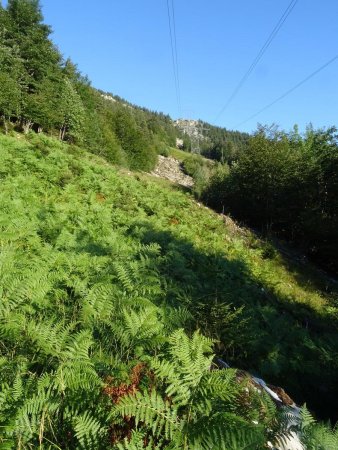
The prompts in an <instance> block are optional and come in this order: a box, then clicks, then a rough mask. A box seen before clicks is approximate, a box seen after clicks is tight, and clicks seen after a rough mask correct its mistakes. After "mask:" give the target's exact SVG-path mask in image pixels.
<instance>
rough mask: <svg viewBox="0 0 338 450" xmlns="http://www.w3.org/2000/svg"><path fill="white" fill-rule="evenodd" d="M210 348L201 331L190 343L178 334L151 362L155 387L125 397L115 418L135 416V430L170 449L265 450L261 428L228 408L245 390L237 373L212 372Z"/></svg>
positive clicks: (209, 341)
mask: <svg viewBox="0 0 338 450" xmlns="http://www.w3.org/2000/svg"><path fill="white" fill-rule="evenodd" d="M211 347H212V341H211V340H209V339H206V338H204V337H203V336H201V335H200V334H199V333H197V332H196V333H194V335H193V336H192V338H191V339H189V338H188V337H187V335H186V334H185V333H184V332H183V331H182V330H177V331H176V332H174V333H173V335H172V336H170V338H169V347H168V349H167V351H166V352H165V353H164V354H163V356H162V357H161V358H155V359H154V360H152V362H151V366H152V368H153V370H154V373H155V375H156V379H157V380H158V381H157V386H156V388H153V389H152V390H151V392H150V393H148V392H147V391H144V392H142V393H141V392H137V393H136V394H132V395H129V396H127V397H125V398H123V399H122V400H121V401H120V402H119V403H118V405H117V406H116V407H115V414H118V415H120V416H122V417H125V416H128V417H134V419H135V424H136V427H137V428H140V429H141V430H144V431H145V432H146V433H147V436H150V437H151V439H152V440H153V439H154V440H155V439H160V440H162V441H163V440H165V441H166V442H167V443H168V445H169V448H175V449H181V448H182V449H210V448H218V449H229V448H231V449H241V448H246V447H249V446H250V448H252V449H254V448H257V449H258V448H262V446H263V445H264V440H265V439H264V433H263V430H262V428H261V427H258V426H255V425H252V424H251V423H250V422H246V421H245V420H243V419H240V418H239V417H238V416H236V414H235V413H234V412H233V408H231V406H230V405H233V404H234V403H235V402H236V397H237V398H238V397H239V394H240V391H241V388H240V387H239V385H236V382H235V372H234V371H232V370H228V371H210V366H211V364H212V358H213V356H212V355H210V353H211ZM161 391H162V394H161V393H160V392H161ZM227 410H228V411H227ZM125 448H133V447H132V446H129V445H128V444H127V443H126V446H125Z"/></svg>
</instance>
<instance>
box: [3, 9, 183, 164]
mask: <svg viewBox="0 0 338 450" xmlns="http://www.w3.org/2000/svg"><path fill="white" fill-rule="evenodd" d="M50 33H51V29H50V27H49V26H47V25H45V24H44V23H43V16H42V13H41V9H40V6H39V2H38V0H9V1H8V5H7V7H6V8H4V7H2V6H1V5H0V86H1V89H0V116H1V119H2V125H3V128H4V130H5V132H6V133H8V132H10V130H11V129H12V128H15V129H17V130H21V131H23V132H25V133H27V132H29V131H30V130H34V131H36V132H41V131H43V132H45V133H48V134H51V135H54V136H55V135H56V136H58V137H59V138H60V140H64V141H67V142H70V143H75V144H81V145H85V146H86V148H88V149H89V150H90V151H92V152H94V153H97V154H99V155H102V156H104V157H105V158H107V159H108V160H109V161H110V162H113V163H117V164H122V165H125V166H127V167H130V168H131V169H141V170H149V169H151V168H152V167H153V166H154V164H155V162H156V155H157V154H158V153H161V152H163V151H164V149H165V148H166V147H167V146H169V145H170V146H174V145H175V141H176V137H177V136H181V134H180V132H179V130H177V129H176V128H175V127H174V126H173V124H172V121H171V119H170V118H169V116H165V115H164V114H158V113H154V112H151V111H148V110H146V109H141V108H136V107H135V106H133V105H130V104H128V103H127V102H125V101H123V100H122V99H120V98H118V97H114V96H110V95H105V94H104V93H103V92H99V91H97V90H96V89H94V88H93V87H91V85H90V82H89V81H88V79H87V78H86V77H84V76H82V75H81V74H80V73H79V71H78V70H77V68H76V66H75V65H74V64H73V63H72V62H71V61H70V60H69V59H68V60H66V61H64V59H63V57H62V55H61V53H60V52H59V50H58V49H57V48H56V47H55V45H54V44H53V43H52V41H51V40H50V38H49V35H50Z"/></svg>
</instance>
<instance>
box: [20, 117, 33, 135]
mask: <svg viewBox="0 0 338 450" xmlns="http://www.w3.org/2000/svg"><path fill="white" fill-rule="evenodd" d="M32 126H33V122H32V121H31V120H25V121H24V122H23V123H22V129H23V132H24V134H27V133H28V132H29V130H30V129H31V128H32Z"/></svg>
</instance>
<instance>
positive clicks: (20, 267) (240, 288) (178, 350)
mask: <svg viewBox="0 0 338 450" xmlns="http://www.w3.org/2000/svg"><path fill="white" fill-rule="evenodd" d="M0 180H1V192H0V203H1V215H0V236H1V237H0V249H1V253H0V280H1V304H0V321H1V322H0V337H1V344H0V383H1V392H0V443H1V448H8V449H12V448H13V449H14V448H20V449H25V448H27V449H28V448H44V449H49V448H50V449H52V448H54V449H55V448H67V449H68V448H69V449H73V448H74V449H75V448H88V449H94V448H95V449H96V448H98V449H99V448H108V447H109V446H111V447H112V448H130V449H139V448H149V449H153V448H158V449H164V448H166V449H169V448H171V449H180V448H182V449H201V448H205V449H208V448H220V449H221V448H227V449H229V448H231V449H232V448H233V449H235V448H245V446H246V448H252V449H254V448H257V449H259V448H264V445H265V442H266V441H267V440H268V439H270V440H271V430H276V429H277V428H276V423H277V422H278V420H279V419H278V411H277V410H276V409H275V407H274V405H273V404H272V403H271V401H270V400H269V399H268V398H265V396H259V395H258V394H257V393H255V392H251V391H250V390H248V388H247V387H246V385H245V382H244V384H241V383H238V382H237V381H236V375H235V371H233V370H229V371H210V370H209V368H210V366H211V365H212V355H213V353H216V354H217V355H218V356H220V357H223V358H224V359H226V360H227V361H228V362H229V363H230V364H232V365H234V366H237V367H241V368H245V369H248V370H250V371H251V372H253V373H259V374H260V375H262V376H264V377H266V378H267V379H268V380H269V381H270V382H276V383H277V382H278V384H279V385H283V387H285V388H286V389H287V390H288V391H289V393H291V394H292V395H294V396H295V399H296V400H297V401H298V402H303V401H305V400H307V403H308V405H309V406H310V409H311V408H312V409H314V410H315V411H317V413H319V414H321V415H323V416H325V415H326V416H329V415H331V417H334V416H333V411H334V406H335V404H334V402H335V397H336V396H337V386H336V384H335V382H334V381H335V376H336V374H337V361H338V359H337V349H338V338H337V292H336V290H335V288H334V286H330V285H329V284H327V285H325V283H324V281H323V282H321V283H319V282H318V280H314V281H311V280H308V279H307V278H306V272H305V273H304V272H302V271H301V269H300V268H298V267H290V266H289V265H288V264H287V263H286V261H284V260H283V258H282V256H281V255H280V254H279V253H278V252H275V251H271V249H270V248H267V245H266V244H265V243H264V242H262V241H259V240H258V239H257V238H256V237H255V236H254V235H252V234H251V233H249V232H247V231H243V230H240V229H238V228H237V227H235V226H231V225H229V224H225V223H224V220H223V218H222V217H220V216H217V215H216V214H214V213H212V212H211V211H209V210H207V209H206V208H204V207H202V206H200V205H198V204H197V203H196V202H195V201H194V200H193V198H192V197H191V195H190V194H187V193H183V192H179V191H177V190H174V189H172V188H171V187H169V186H166V185H163V184H161V183H157V182H156V180H152V179H150V177H148V176H146V175H144V174H136V173H128V172H122V171H119V170H118V169H116V168H113V167H112V166H110V165H109V164H108V163H107V162H106V161H105V160H104V159H101V158H99V157H97V156H95V155H92V154H90V153H87V152H85V151H84V150H81V149H79V148H77V147H75V146H68V145H66V144H63V143H60V142H58V141H56V140H53V139H50V138H47V137H45V136H42V135H41V136H36V135H31V136H30V137H29V141H27V140H25V139H23V138H22V136H19V135H18V136H17V137H0ZM324 285H325V286H324ZM183 330H184V331H183ZM197 330H199V331H197ZM248 392H249V393H248ZM321 406H322V408H321ZM324 406H325V408H326V409H325V410H324ZM256 422H258V423H259V425H255V424H256ZM269 430H270V431H269ZM311 430H312V429H311ZM316 430H317V431H316ZM316 430H315V431H311V433H312V434H311V433H308V434H307V435H306V436H307V439H309V440H311V439H312V440H313V439H316V436H317V435H318V436H320V435H321V433H322V429H316ZM316 433H317V434H316ZM323 433H324V431H323ZM325 433H326V431H325ZM332 436H333V434H332ZM332 439H333V438H332ZM215 442H217V445H218V446H217V447H211V446H212V445H216V444H215Z"/></svg>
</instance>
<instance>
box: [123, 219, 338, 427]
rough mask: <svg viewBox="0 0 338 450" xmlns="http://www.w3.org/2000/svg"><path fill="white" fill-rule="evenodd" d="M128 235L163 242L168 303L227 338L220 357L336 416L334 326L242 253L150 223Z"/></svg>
mask: <svg viewBox="0 0 338 450" xmlns="http://www.w3.org/2000/svg"><path fill="white" fill-rule="evenodd" d="M171 226H173V227H174V226H175V224H174V223H173V224H172V225H171ZM128 234H129V235H132V236H134V237H135V238H137V239H138V240H140V241H141V242H142V243H143V244H150V243H156V244H158V245H159V247H160V253H161V258H160V262H157V270H158V271H159V272H160V274H161V278H162V279H164V280H165V284H166V286H167V295H166V299H165V301H166V303H167V304H170V305H172V306H176V307H177V306H185V307H187V308H188V309H189V310H190V312H191V314H192V316H193V318H194V325H193V326H194V327H198V328H200V329H201V330H202V331H203V333H205V334H207V335H209V336H213V337H216V338H217V339H220V340H221V343H220V344H217V345H216V348H215V350H216V352H217V353H218V354H219V356H223V357H224V358H227V360H228V361H229V362H230V363H231V365H233V366H235V367H240V368H243V369H247V370H249V371H251V372H252V373H257V374H259V375H261V376H263V377H264V378H265V379H266V381H268V382H270V383H273V384H276V385H280V386H283V387H284V388H285V389H286V390H287V391H288V392H289V393H290V394H291V396H294V398H295V400H296V401H297V402H298V403H303V402H305V401H306V403H307V405H308V406H309V407H310V408H312V409H313V410H314V411H315V412H316V413H317V414H318V416H319V417H322V418H331V419H332V420H337V414H336V410H337V405H336V399H337V398H338V386H337V383H335V381H336V378H337V362H336V359H335V354H337V351H338V337H337V333H336V331H335V328H334V326H331V325H330V324H329V323H326V322H325V321H324V319H323V318H322V317H319V316H318V315H316V313H315V312H314V311H313V310H312V309H311V308H310V307H308V306H306V305H299V304H295V303H291V302H290V299H287V298H283V297H281V296H277V295H276V294H274V293H272V292H269V289H268V287H267V286H264V285H262V284H259V283H258V282H257V280H256V279H255V278H254V276H253V275H252V273H251V270H250V268H249V267H247V265H246V263H245V262H244V261H242V260H232V259H231V260H230V259H227V258H226V257H225V256H224V254H214V253H211V254H208V253H205V252H202V251H200V250H198V249H196V248H195V247H194V245H193V244H192V243H191V242H189V241H187V240H184V239H180V238H178V237H176V236H175V235H174V233H173V232H171V231H169V230H168V231H167V230H166V231H162V230H161V231H160V230H157V229H155V228H153V227H152V226H151V225H150V224H149V223H146V222H145V223H138V224H135V225H134V226H133V227H131V228H130V229H129V230H128ZM241 306H244V310H243V312H242V313H240V312H238V311H239V310H238V308H240V307H241ZM235 309H236V310H237V312H236V313H235ZM237 313H238V314H237Z"/></svg>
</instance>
